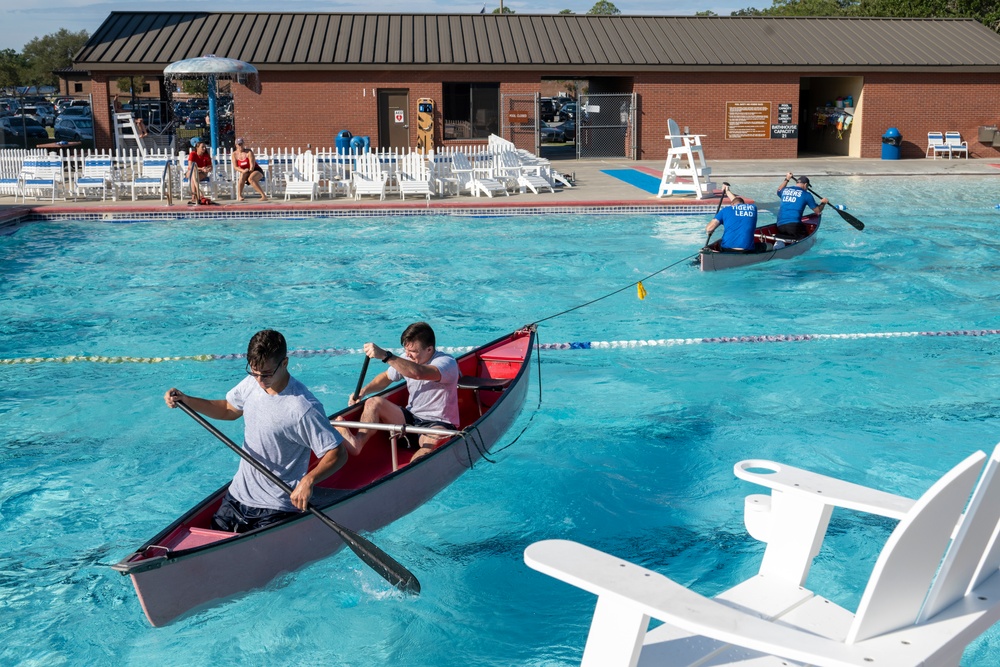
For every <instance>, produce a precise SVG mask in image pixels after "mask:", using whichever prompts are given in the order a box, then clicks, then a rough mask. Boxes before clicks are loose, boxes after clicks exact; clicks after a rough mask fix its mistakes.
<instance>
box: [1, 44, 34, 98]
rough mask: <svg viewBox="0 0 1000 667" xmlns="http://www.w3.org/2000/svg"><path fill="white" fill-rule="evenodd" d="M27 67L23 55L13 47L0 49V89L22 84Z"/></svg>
mask: <svg viewBox="0 0 1000 667" xmlns="http://www.w3.org/2000/svg"><path fill="white" fill-rule="evenodd" d="M27 67H28V65H27V63H26V62H24V56H22V55H21V54H20V53H18V52H17V51H15V50H14V49H3V50H2V51H0V89H4V88H14V87H15V86H21V85H24V77H25V70H26V69H27Z"/></svg>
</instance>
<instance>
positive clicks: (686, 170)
mask: <svg viewBox="0 0 1000 667" xmlns="http://www.w3.org/2000/svg"><path fill="white" fill-rule="evenodd" d="M667 128H668V130H669V132H670V134H668V135H667V136H666V138H667V139H669V140H670V150H669V151H667V162H666V164H665V165H664V166H663V178H662V179H661V180H660V191H659V192H658V193H657V195H656V196H657V197H663V196H664V195H672V194H676V193H693V194H694V195H695V197H696V198H697V199H701V198H702V197H704V196H706V195H711V194H713V193H714V192H715V183H712V182H711V180H709V177H710V175H711V173H712V169H711V167H709V166H708V165H707V164H706V163H705V152H704V151H703V150H702V146H701V137H702V135H700V134H681V131H680V128H678V127H677V123H676V121H674V119H673V118H670V119H668V120H667Z"/></svg>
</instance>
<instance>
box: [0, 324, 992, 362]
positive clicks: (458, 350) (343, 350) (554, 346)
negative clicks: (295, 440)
mask: <svg viewBox="0 0 1000 667" xmlns="http://www.w3.org/2000/svg"><path fill="white" fill-rule="evenodd" d="M996 335H1000V329H957V330H954V331H882V332H871V333H843V334H768V335H760V336H715V337H708V338H659V339H650V340H592V341H574V342H569V343H541V344H539V345H536V346H535V347H536V349H539V350H602V349H628V348H637V347H671V346H674V345H701V344H707V343H797V342H805V341H817V340H864V339H870V338H911V337H915V336H945V337H948V336H996ZM437 349H438V350H439V351H441V352H444V353H446V354H463V353H465V352H470V351H472V350H473V349H475V348H474V347H472V346H471V345H466V346H461V347H439V348H437ZM363 352H364V351H363V350H362V349H361V348H352V347H328V348H324V349H317V350H289V351H288V356H290V357H317V356H328V357H329V356H334V357H336V356H342V355H347V354H362V353H363ZM230 359H246V355H245V354H240V353H236V354H195V355H187V356H173V357H107V356H87V355H67V356H64V357H20V358H14V359H0V366H14V365H17V364H52V363H62V364H69V363H80V362H86V363H93V364H158V363H164V362H168V361H226V360H230Z"/></svg>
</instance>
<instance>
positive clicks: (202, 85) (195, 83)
mask: <svg viewBox="0 0 1000 667" xmlns="http://www.w3.org/2000/svg"><path fill="white" fill-rule="evenodd" d="M181 88H182V89H183V90H184V92H185V93H188V94H189V95H200V96H202V97H205V96H206V95H208V80H207V79H184V80H183V81H182V82H181Z"/></svg>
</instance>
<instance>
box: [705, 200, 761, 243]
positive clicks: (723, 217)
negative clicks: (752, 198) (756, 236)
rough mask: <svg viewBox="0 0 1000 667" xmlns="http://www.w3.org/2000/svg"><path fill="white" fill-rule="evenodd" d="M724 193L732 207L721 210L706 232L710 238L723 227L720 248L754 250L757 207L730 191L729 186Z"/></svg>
mask: <svg viewBox="0 0 1000 667" xmlns="http://www.w3.org/2000/svg"><path fill="white" fill-rule="evenodd" d="M723 193H724V194H725V195H726V196H727V197H729V202H730V204H731V205H730V206H726V207H725V208H721V209H719V212H718V213H716V214H715V217H714V218H712V221H711V222H710V223H708V226H707V227H706V228H705V231H706V232H708V235H709V237H711V236H712V232H714V231H715V229H716V228H717V227H718V226H719V225H722V227H723V231H722V241H720V242H719V247H720V248H722V249H723V250H753V243H754V241H753V232H754V230H755V229H756V228H757V207H756V206H755V205H754V204H748V203H746V201H745V200H744V199H743V197H740V196H739V195H737V194H734V193H733V191H732V190H730V189H729V186H728V185H725V186H724V188H723Z"/></svg>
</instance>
